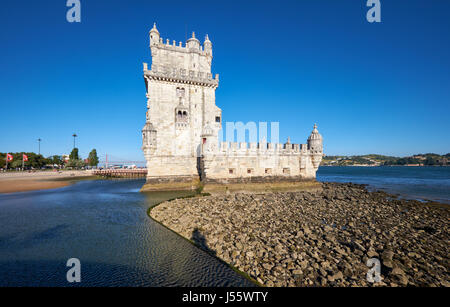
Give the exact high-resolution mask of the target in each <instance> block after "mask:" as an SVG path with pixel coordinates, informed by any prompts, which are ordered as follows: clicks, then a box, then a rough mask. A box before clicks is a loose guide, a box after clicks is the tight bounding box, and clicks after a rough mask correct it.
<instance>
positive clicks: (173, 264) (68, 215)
mask: <svg viewBox="0 0 450 307" xmlns="http://www.w3.org/2000/svg"><path fill="white" fill-rule="evenodd" d="M143 183H144V181H143V180H118V181H112V180H99V181H82V182H79V183H77V184H75V185H73V186H69V187H65V188H62V189H55V190H48V191H37V192H27V193H15V194H9V195H5V194H4V195H0V286H69V285H73V284H69V283H67V281H66V272H67V270H68V268H66V261H67V259H69V258H73V257H74V258H78V259H80V261H81V284H79V285H81V286H251V285H252V284H251V283H250V282H249V281H248V280H246V279H244V278H243V277H241V276H240V275H238V274H237V273H235V272H234V271H233V270H231V269H230V268H229V267H228V266H226V265H225V264H223V263H221V262H219V261H218V260H216V259H215V258H213V257H211V256H210V255H208V254H207V253H205V252H203V251H201V250H199V249H198V248H196V247H194V246H193V245H192V244H190V243H189V242H187V241H186V240H184V239H182V238H180V237H179V236H177V235H176V234H174V233H172V232H171V231H169V230H167V229H166V228H164V227H162V226H161V225H159V224H158V223H155V222H153V220H151V219H150V218H149V217H148V216H147V213H146V211H147V209H148V208H149V207H150V206H151V205H152V204H155V203H156V202H159V201H161V200H164V199H167V198H172V197H174V196H175V193H173V192H172V193H156V194H155V193H153V194H142V193H139V188H140V187H141V186H142V185H143ZM177 194H178V195H181V194H180V193H177Z"/></svg>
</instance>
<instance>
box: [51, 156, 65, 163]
mask: <svg viewBox="0 0 450 307" xmlns="http://www.w3.org/2000/svg"><path fill="white" fill-rule="evenodd" d="M51 163H52V164H53V165H55V164H56V165H62V164H63V160H62V158H61V156H57V155H54V156H52V157H51Z"/></svg>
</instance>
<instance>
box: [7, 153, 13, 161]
mask: <svg viewBox="0 0 450 307" xmlns="http://www.w3.org/2000/svg"><path fill="white" fill-rule="evenodd" d="M12 160H13V156H12V155H10V154H9V153H7V154H6V161H8V162H11V161H12Z"/></svg>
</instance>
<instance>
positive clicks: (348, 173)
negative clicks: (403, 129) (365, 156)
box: [317, 166, 450, 204]
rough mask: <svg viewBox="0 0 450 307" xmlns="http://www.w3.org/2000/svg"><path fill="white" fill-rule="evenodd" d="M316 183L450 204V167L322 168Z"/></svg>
mask: <svg viewBox="0 0 450 307" xmlns="http://www.w3.org/2000/svg"><path fill="white" fill-rule="evenodd" d="M317 180H319V181H333V182H353V183H364V184H368V185H369V187H370V188H372V189H379V190H384V191H386V192H389V193H394V194H400V195H401V196H402V197H405V198H410V199H420V200H423V199H431V200H436V201H440V202H443V203H448V204H450V167H432V166H429V167H427V166H424V167H404V166H392V167H391V166H384V167H358V166H352V167H339V166H322V167H320V168H319V171H318V172H317Z"/></svg>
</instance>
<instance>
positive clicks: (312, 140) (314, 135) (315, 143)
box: [308, 124, 323, 153]
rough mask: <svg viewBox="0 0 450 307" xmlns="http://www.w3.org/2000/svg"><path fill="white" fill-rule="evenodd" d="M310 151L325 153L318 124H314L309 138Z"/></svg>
mask: <svg viewBox="0 0 450 307" xmlns="http://www.w3.org/2000/svg"><path fill="white" fill-rule="evenodd" d="M308 149H309V150H311V153H322V152H323V139H322V136H321V135H320V133H319V131H318V130H317V124H314V129H313V131H312V132H311V135H310V136H309V137H308Z"/></svg>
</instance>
